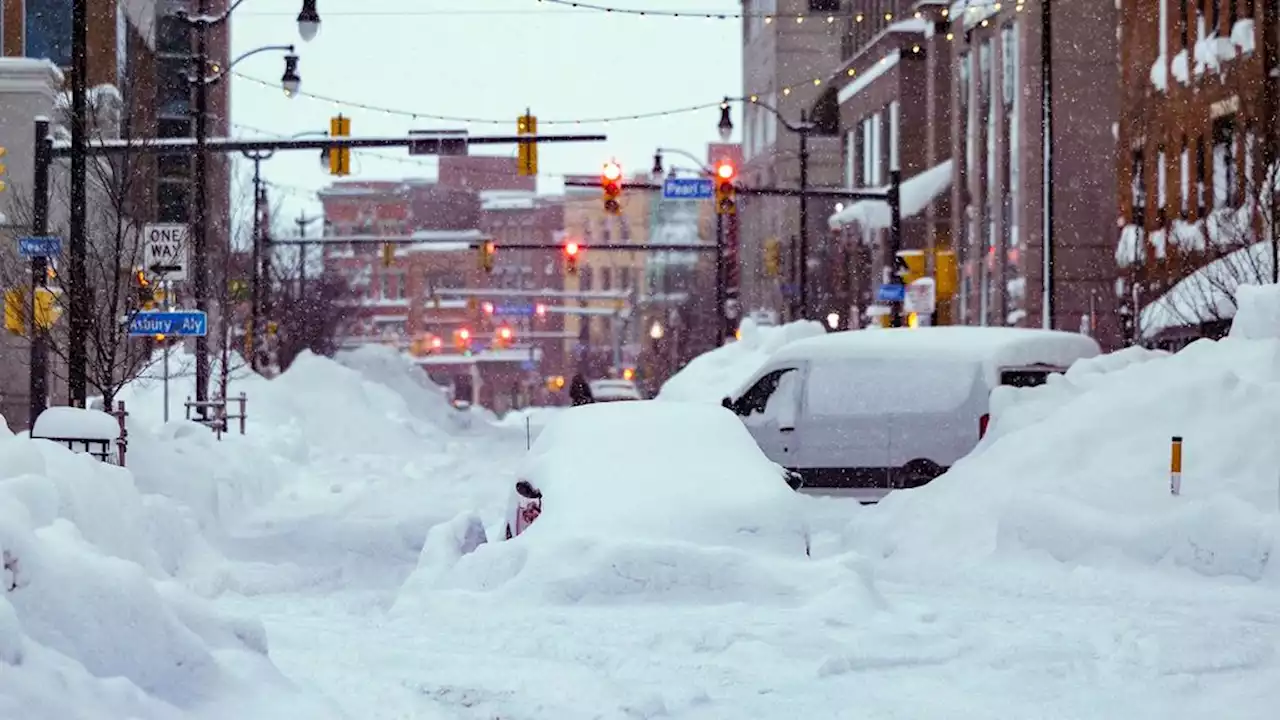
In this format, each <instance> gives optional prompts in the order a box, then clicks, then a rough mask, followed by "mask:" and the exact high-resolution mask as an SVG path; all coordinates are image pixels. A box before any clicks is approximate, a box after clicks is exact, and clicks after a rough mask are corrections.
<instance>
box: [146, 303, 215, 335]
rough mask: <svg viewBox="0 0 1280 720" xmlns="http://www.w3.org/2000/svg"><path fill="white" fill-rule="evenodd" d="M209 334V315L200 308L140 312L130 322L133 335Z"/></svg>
mask: <svg viewBox="0 0 1280 720" xmlns="http://www.w3.org/2000/svg"><path fill="white" fill-rule="evenodd" d="M208 334H209V316H208V315H206V314H204V313H203V312H200V311H199V310H175V311H172V312H162V311H156V312H140V313H138V314H136V315H134V316H133V320H132V321H131V322H130V323H129V335H130V336H131V337H151V336H153V335H172V336H175V337H190V336H195V337H204V336H206V335H208Z"/></svg>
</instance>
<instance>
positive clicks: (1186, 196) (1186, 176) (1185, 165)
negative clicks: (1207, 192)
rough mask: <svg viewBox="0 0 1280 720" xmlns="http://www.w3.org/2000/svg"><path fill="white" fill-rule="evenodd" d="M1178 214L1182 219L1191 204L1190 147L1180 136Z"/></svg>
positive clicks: (1185, 139)
mask: <svg viewBox="0 0 1280 720" xmlns="http://www.w3.org/2000/svg"><path fill="white" fill-rule="evenodd" d="M1178 192H1179V197H1178V215H1179V216H1180V217H1182V218H1183V219H1184V220H1185V219H1186V217H1187V211H1188V210H1189V209H1190V204H1191V148H1190V147H1189V146H1188V145H1187V136H1186V135H1183V136H1182V155H1181V156H1180V157H1179V158H1178Z"/></svg>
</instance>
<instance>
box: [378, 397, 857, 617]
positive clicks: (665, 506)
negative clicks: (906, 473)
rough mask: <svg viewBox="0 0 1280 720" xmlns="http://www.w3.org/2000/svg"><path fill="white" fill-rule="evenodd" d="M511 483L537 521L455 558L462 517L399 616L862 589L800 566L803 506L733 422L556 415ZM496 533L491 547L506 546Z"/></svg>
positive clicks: (688, 407) (843, 576) (728, 417)
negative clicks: (443, 607) (535, 510)
mask: <svg viewBox="0 0 1280 720" xmlns="http://www.w3.org/2000/svg"><path fill="white" fill-rule="evenodd" d="M520 477H522V478H525V479H528V480H530V481H531V482H532V483H533V484H534V485H535V486H537V487H538V488H539V489H540V490H541V491H542V494H543V510H542V514H541V516H540V517H539V518H538V519H537V521H536V522H534V523H533V525H531V526H530V527H529V529H528V530H526V531H525V532H524V533H523V534H522V535H520V536H519V537H517V538H515V539H514V540H510V541H500V542H489V543H487V544H484V545H480V546H479V547H478V548H477V549H475V551H474V552H470V553H465V552H463V548H462V547H461V543H462V542H463V541H464V538H465V537H466V533H465V529H466V528H467V527H468V524H469V522H470V521H468V519H467V518H466V517H465V516H464V517H460V518H458V519H457V520H455V521H454V523H452V524H451V525H450V526H449V527H448V528H441V529H439V532H433V534H432V537H430V538H429V539H428V541H427V544H426V546H425V547H424V548H423V553H422V557H421V559H420V561H419V566H418V569H417V570H416V571H415V573H414V575H413V576H411V577H410V579H409V580H408V581H407V582H406V584H405V586H404V588H403V589H402V591H401V594H400V598H399V601H398V603H397V609H398V611H401V612H410V613H414V612H420V609H419V608H418V603H419V601H420V600H421V598H422V597H423V596H424V595H426V594H427V593H429V592H430V591H432V590H441V589H448V590H459V591H464V592H469V593H482V594H485V593H487V594H492V595H495V596H497V597H502V598H506V599H509V600H512V601H516V602H522V603H530V602H533V603H537V602H549V603H552V604H565V603H568V604H573V603H617V602H636V603H648V602H675V603H692V604H716V603H726V602H752V603H761V604H776V603H800V602H805V601H806V600H807V599H809V598H812V597H814V596H815V595H817V594H818V593H820V592H822V591H827V590H830V589H831V588H832V587H833V586H846V585H847V586H850V587H856V588H859V589H858V590H857V591H856V592H854V593H853V594H852V595H851V596H850V597H851V598H853V599H851V602H853V603H855V604H857V602H858V600H857V599H856V598H863V599H864V600H866V602H868V603H871V600H870V599H869V598H871V597H874V591H873V590H871V589H870V585H869V581H867V580H866V579H865V578H864V577H863V575H862V574H861V572H862V571H861V570H860V569H859V568H857V567H855V565H851V564H849V563H850V561H849V559H848V558H844V559H831V560H827V561H819V560H815V559H810V558H808V557H806V547H807V545H808V539H809V538H808V527H807V523H806V513H807V510H808V508H809V504H810V503H811V502H814V501H812V500H811V499H809V498H806V497H805V496H802V495H799V494H797V493H795V492H793V491H792V490H791V488H790V487H789V486H788V485H787V484H786V481H785V479H784V477H783V473H782V470H781V468H779V467H778V466H777V465H775V464H773V463H772V462H770V461H769V460H768V459H766V458H765V457H764V455H763V453H761V451H760V450H759V448H758V447H756V445H755V443H754V442H753V441H752V439H751V437H750V435H748V434H747V432H746V430H745V429H744V428H743V427H742V424H741V423H739V422H738V421H737V419H736V418H735V417H734V416H733V415H732V414H730V413H729V412H728V411H725V410H724V409H722V408H719V407H713V406H708V405H705V404H687V403H675V402H656V401H640V402H632V403H619V404H605V405H588V406H584V407H579V408H573V409H571V410H566V411H564V412H562V413H558V414H557V415H556V417H555V418H554V420H552V422H551V424H550V425H548V427H547V429H546V430H545V431H544V432H543V433H542V435H541V436H539V438H538V440H537V442H536V443H535V445H534V447H533V449H532V451H531V452H530V454H529V456H528V458H527V459H526V461H525V463H524V465H523V467H522V469H521V471H520ZM501 527H502V523H501V522H500V523H498V524H497V525H496V526H495V531H491V532H490V533H489V537H490V538H491V539H494V538H500V537H502V535H501V534H499V533H500V528H501Z"/></svg>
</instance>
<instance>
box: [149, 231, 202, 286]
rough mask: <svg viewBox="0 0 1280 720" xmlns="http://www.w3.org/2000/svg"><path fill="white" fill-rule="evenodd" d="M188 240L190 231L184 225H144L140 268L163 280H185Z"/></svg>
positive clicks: (188, 248)
mask: <svg viewBox="0 0 1280 720" xmlns="http://www.w3.org/2000/svg"><path fill="white" fill-rule="evenodd" d="M190 240H191V230H190V228H188V227H187V225H186V224H185V223H171V224H158V223H157V224H150V225H144V226H143V228H142V266H143V267H144V268H146V270H147V272H149V273H151V274H152V275H154V276H155V277H158V278H161V279H164V280H186V279H187V257H188V255H189V250H190V245H189V243H190Z"/></svg>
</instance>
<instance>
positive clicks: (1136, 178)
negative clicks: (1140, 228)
mask: <svg viewBox="0 0 1280 720" xmlns="http://www.w3.org/2000/svg"><path fill="white" fill-rule="evenodd" d="M1131 174H1132V179H1131V180H1130V181H1129V201H1130V202H1131V203H1132V204H1133V223H1134V224H1135V225H1141V224H1142V218H1143V217H1144V215H1145V214H1146V207H1147V176H1146V164H1145V163H1144V162H1143V157H1142V148H1137V149H1135V150H1134V151H1133V165H1132V173H1131Z"/></svg>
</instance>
